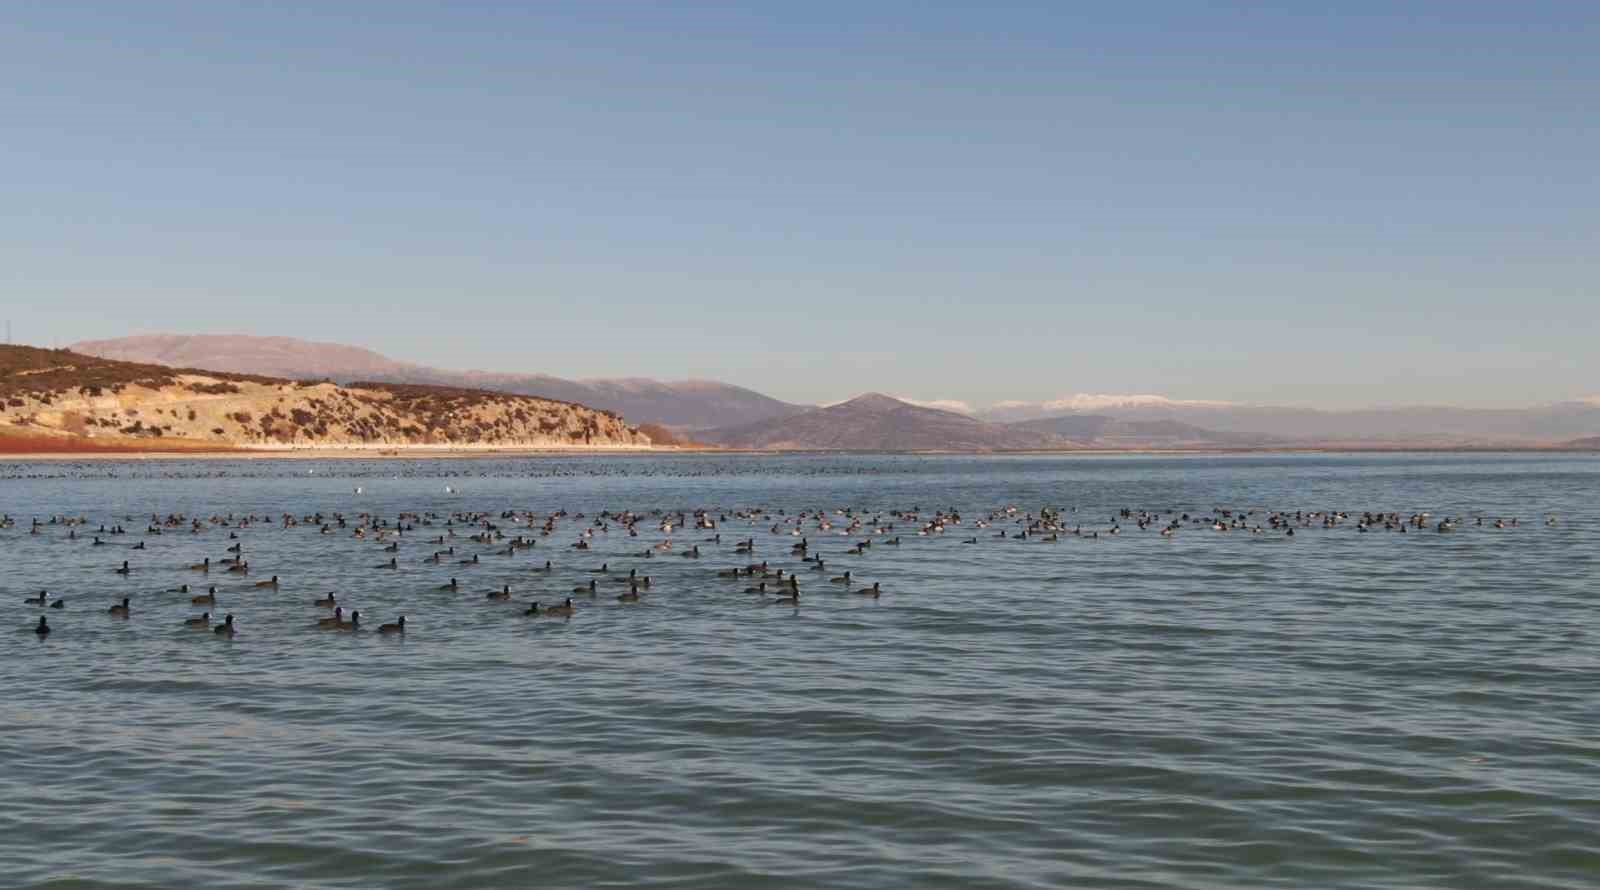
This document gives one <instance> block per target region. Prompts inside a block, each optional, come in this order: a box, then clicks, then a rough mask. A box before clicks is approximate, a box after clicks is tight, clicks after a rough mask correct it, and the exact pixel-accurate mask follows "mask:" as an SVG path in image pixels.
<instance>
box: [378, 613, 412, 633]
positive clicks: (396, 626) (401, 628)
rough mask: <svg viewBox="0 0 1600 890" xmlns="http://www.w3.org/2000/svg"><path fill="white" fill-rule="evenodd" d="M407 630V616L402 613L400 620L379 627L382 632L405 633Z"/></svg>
mask: <svg viewBox="0 0 1600 890" xmlns="http://www.w3.org/2000/svg"><path fill="white" fill-rule="evenodd" d="M405 632H406V616H404V615H401V616H400V620H399V621H396V622H394V623H393V624H385V625H382V626H380V627H379V628H378V633H381V634H403V633H405Z"/></svg>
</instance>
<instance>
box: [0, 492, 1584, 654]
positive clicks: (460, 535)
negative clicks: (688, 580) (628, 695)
mask: <svg viewBox="0 0 1600 890" xmlns="http://www.w3.org/2000/svg"><path fill="white" fill-rule="evenodd" d="M1076 512H1077V511H1076V510H1075V509H1074V510H1071V511H1067V512H1066V513H1064V512H1063V511H1061V510H1058V509H1052V508H1048V507H1047V508H1041V509H1040V510H1038V511H1037V512H1025V511H1022V510H1019V509H1018V508H1017V507H1015V506H1007V507H1004V508H999V509H992V510H988V511H985V512H984V513H982V514H981V515H980V516H978V517H977V518H974V519H971V520H970V521H969V520H968V519H967V518H965V517H963V515H962V513H961V512H960V511H959V510H957V509H955V508H949V509H942V510H933V511H929V512H926V513H925V512H924V511H923V510H921V509H920V508H917V507H913V508H910V509H899V510H888V511H883V512H866V511H860V510H855V509H851V508H839V509H835V510H831V511H830V510H802V511H798V512H794V513H789V512H786V511H784V510H767V509H760V508H753V509H741V510H733V511H714V510H705V509H702V510H695V511H693V512H688V511H676V512H663V511H659V510H657V511H649V512H637V513H636V512H633V511H630V510H624V511H620V512H613V511H610V510H606V511H601V512H599V513H597V514H595V515H593V516H588V515H585V514H584V513H582V512H577V513H568V512H567V511H566V510H557V511H555V512H551V513H538V512H533V511H519V510H506V511H502V512H499V513H483V512H462V511H456V512H448V513H439V512H432V511H417V512H400V513H398V514H397V515H395V516H394V517H393V518H392V519H391V518H387V517H383V516H379V515H377V514H374V513H356V514H352V515H346V514H343V513H327V514H324V513H320V512H319V513H312V514H308V515H303V516H294V515H290V514H283V515H281V516H278V517H267V516H255V515H236V514H226V515H222V514H218V515H211V516H207V517H204V518H200V517H190V516H184V515H181V514H176V513H172V514H167V515H165V516H162V515H160V514H153V515H151V516H150V517H149V519H148V523H147V524H146V525H145V528H144V529H143V531H142V534H141V533H130V532H129V531H128V530H127V528H126V527H125V526H124V525H123V524H121V522H126V523H130V524H133V523H135V520H134V519H133V518H132V517H124V518H123V519H122V521H121V522H113V523H112V524H110V525H106V524H104V523H101V524H99V525H98V527H97V528H95V529H94V530H92V531H91V530H90V529H89V526H90V525H92V524H94V523H91V522H90V521H89V520H87V519H85V518H83V517H68V516H52V517H49V518H48V519H39V518H34V519H32V520H31V521H30V523H29V525H28V532H27V533H28V534H29V535H34V536H39V535H50V536H56V537H58V538H61V539H64V540H65V541H68V542H79V543H82V544H84V545H85V546H87V547H91V548H95V547H120V548H124V549H126V550H129V551H135V552H139V555H138V556H136V557H130V558H128V559H123V560H120V565H108V567H107V568H108V571H111V572H114V573H115V574H117V575H121V576H124V577H132V576H135V575H136V574H142V573H144V572H146V571H151V572H152V573H157V574H159V573H168V574H170V573H174V572H184V573H192V574H198V575H200V576H201V577H202V578H204V579H205V580H204V581H202V582H200V583H196V584H191V583H185V584H179V585H177V586H175V587H170V588H165V589H163V590H161V591H159V592H158V593H156V594H154V595H153V596H151V600H152V602H155V603H158V604H159V603H162V602H170V597H171V596H173V595H177V596H180V597H183V596H186V597H187V604H188V605H189V606H191V607H212V608H210V609H207V610H206V611H202V612H201V613H200V614H198V615H193V614H191V615H186V616H184V617H182V618H181V619H178V620H181V625H180V626H181V627H183V628H187V629H193V630H208V631H210V632H212V633H213V634H215V635H216V636H218V637H225V638H232V637H233V636H234V635H235V634H236V633H238V632H239V628H238V625H237V624H236V622H235V619H234V615H233V614H232V613H225V614H223V615H222V617H221V618H220V619H216V618H214V615H215V614H216V612H215V607H217V606H218V605H219V604H220V603H221V602H222V598H223V596H230V597H231V596H236V595H238V594H239V593H241V592H246V591H249V592H254V591H269V592H281V591H282V590H283V589H284V588H285V587H286V586H287V587H291V588H292V587H293V586H294V585H293V584H292V582H290V581H287V580H284V579H282V578H280V576H279V575H278V574H272V575H270V576H269V577H267V578H265V579H261V580H256V579H258V578H260V576H261V575H263V574H266V572H264V571H259V570H257V569H254V568H252V566H251V564H250V558H249V556H250V555H249V554H248V553H246V548H245V539H244V538H241V533H242V532H243V533H246V534H247V535H250V534H259V533H260V532H262V531H267V530H277V531H280V532H283V533H295V532H310V533H314V534H319V535H343V536H348V537H350V538H353V539H356V540H358V541H362V542H366V543H368V544H370V545H371V546H372V547H374V548H375V549H377V550H378V551H379V552H381V553H382V554H384V555H385V557H384V561H383V562H380V563H377V564H374V565H371V566H370V570H372V571H378V572H383V571H395V570H398V569H400V568H401V565H402V563H401V560H402V559H405V560H407V561H408V562H409V561H413V560H415V561H417V562H419V563H420V564H421V565H424V566H446V565H448V566H452V567H453V568H452V569H451V570H450V571H452V572H453V573H454V574H453V575H452V576H451V577H450V579H449V580H448V581H447V582H446V583H443V584H439V585H436V586H435V587H434V588H433V590H434V591H435V592H439V593H445V594H461V593H470V592H471V591H470V590H469V588H468V586H467V585H466V584H464V583H463V582H462V581H461V576H463V575H470V573H471V572H472V571H473V570H474V569H476V568H477V567H480V566H486V565H491V564H492V561H493V560H496V559H501V560H505V559H515V558H517V557H519V556H521V557H523V558H524V561H531V562H532V563H533V565H532V566H528V567H521V568H518V569H517V571H518V572H519V573H520V572H526V573H528V574H530V575H531V576H541V577H542V578H543V582H542V587H543V588H544V589H549V587H550V586H551V585H552V584H563V583H570V582H571V581H572V580H574V579H573V578H572V577H570V576H569V577H568V578H567V579H565V581H557V580H556V579H557V578H559V577H560V576H561V575H562V574H564V573H575V574H576V580H578V581H579V582H580V583H578V584H577V585H576V586H574V587H572V588H571V593H570V595H567V596H564V597H563V598H562V600H561V602H559V603H554V604H552V603H551V602H549V601H540V600H532V601H529V602H527V605H526V607H525V608H523V609H521V610H520V614H521V615H523V616H526V617H531V618H560V619H571V618H572V617H573V616H574V615H577V614H579V612H580V611H581V607H580V604H584V605H583V606H582V608H586V607H588V604H591V603H594V602H597V601H599V600H600V599H601V597H602V594H604V595H605V597H606V599H608V600H614V601H615V602H617V603H619V604H628V603H639V602H643V601H645V600H646V598H647V597H648V596H650V595H651V594H652V593H654V592H656V585H655V582H654V581H653V580H652V576H651V575H650V574H647V573H644V572H641V571H640V568H641V567H640V565H637V564H636V565H633V566H631V567H629V568H627V569H625V570H624V569H622V568H620V567H614V566H613V565H612V562H613V561H614V560H615V557H612V558H610V559H608V560H607V561H603V562H600V563H599V564H598V565H596V564H594V562H593V561H592V560H591V561H589V563H588V564H587V565H582V566H571V567H568V566H562V567H561V568H558V566H557V565H556V560H554V559H544V560H539V559H537V558H531V559H530V558H528V554H529V553H534V552H536V548H538V546H539V545H540V542H541V541H547V539H549V538H552V537H556V536H558V535H560V534H562V533H563V530H564V529H563V527H564V526H565V530H566V532H567V533H572V531H571V530H572V529H576V533H575V537H576V540H574V541H573V542H572V543H570V544H567V545H565V547H564V548H563V553H562V559H561V562H563V563H566V562H567V561H568V559H569V558H570V559H574V560H581V554H582V553H583V552H584V551H588V550H590V549H591V547H592V545H593V544H594V543H596V542H597V539H599V538H604V537H609V536H611V535H620V536H625V537H626V538H628V539H638V538H643V539H644V541H643V542H642V543H644V544H645V547H644V549H642V550H638V551H633V550H631V549H630V550H629V551H627V554H626V558H630V559H633V560H651V559H655V558H657V557H664V556H677V557H681V558H684V559H701V558H711V557H720V558H728V557H731V558H732V559H731V561H732V562H733V563H734V564H733V565H730V566H727V567H724V568H719V569H716V570H714V571H708V572H707V573H706V574H705V577H704V581H705V583H707V584H724V585H731V586H732V589H734V590H742V592H743V593H744V594H747V595H753V596H755V597H756V598H757V599H756V600H755V601H756V602H759V603H764V604H767V605H778V606H790V607H793V608H795V609H798V608H799V607H800V603H801V588H802V582H801V577H802V576H801V574H800V573H801V572H805V573H806V574H807V575H808V576H809V577H810V578H811V579H815V580H814V581H813V580H808V581H807V582H806V589H807V590H810V589H812V585H813V584H814V583H820V584H821V585H822V588H821V589H823V590H826V591H831V592H835V593H845V594H851V595H854V596H859V597H868V598H871V599H874V600H876V599H878V598H879V597H881V596H882V595H883V593H885V590H884V588H883V586H882V581H880V580H874V581H872V582H871V583H870V584H868V583H866V582H864V581H862V580H860V571H859V570H860V568H861V567H862V566H863V565H867V564H869V563H865V562H861V561H859V560H860V558H862V557H866V556H869V555H870V553H871V551H872V548H873V547H875V546H877V547H899V546H901V544H902V541H903V538H904V537H907V536H910V537H912V538H913V539H914V540H915V539H935V540H943V541H946V542H951V541H954V542H958V543H959V544H961V545H967V546H971V545H976V544H978V543H980V536H979V534H977V532H978V531H979V530H985V531H984V534H985V535H986V536H987V537H988V538H994V539H1003V540H1009V541H1014V542H1019V543H1043V544H1052V543H1057V542H1059V541H1062V540H1069V539H1073V538H1076V539H1087V540H1099V539H1101V537H1102V536H1105V537H1114V536H1117V535H1122V534H1124V533H1128V532H1130V531H1131V532H1135V533H1138V532H1151V531H1153V530H1154V531H1158V532H1159V534H1160V535H1161V536H1163V537H1168V538H1170V537H1172V536H1174V535H1176V534H1178V533H1179V532H1189V531H1205V530H1209V531H1211V532H1216V533H1245V534H1253V535H1268V534H1272V535H1280V536H1284V537H1293V536H1294V535H1295V530H1296V529H1302V530H1305V529H1313V528H1322V529H1349V528H1353V529H1354V530H1355V531H1356V532H1358V533H1369V532H1389V533H1394V534H1407V533H1409V532H1418V531H1425V530H1432V531H1434V532H1439V533H1446V532H1453V531H1456V530H1457V529H1460V528H1463V527H1468V526H1470V527H1475V528H1484V527H1488V528H1494V529H1507V528H1516V527H1518V526H1520V525H1521V520H1520V519H1518V518H1509V519H1508V518H1504V517H1496V518H1489V517H1483V516H1479V517H1474V518H1473V519H1472V520H1471V521H1469V520H1468V519H1466V518H1463V517H1445V518H1435V517H1433V516H1431V515H1430V514H1428V513H1425V512H1423V513H1405V514H1403V513H1399V512H1362V513H1358V514H1352V513H1350V512H1346V511H1329V510H1314V511H1306V510H1296V511H1268V510H1233V509H1222V508H1215V509H1212V510H1211V511H1209V512H1206V513H1203V514H1190V513H1188V512H1183V511H1177V510H1172V511H1152V510H1136V509H1132V508H1124V509H1121V510H1120V511H1118V513H1117V514H1116V515H1114V516H1111V517H1110V518H1109V520H1108V523H1107V524H1106V525H1104V526H1098V527H1091V528H1087V529H1086V528H1085V527H1084V525H1083V523H1081V522H1074V521H1073V520H1072V519H1069V518H1068V516H1069V515H1071V514H1075V513H1076ZM1544 524H1545V525H1547V526H1553V525H1555V524H1556V519H1555V517H1553V516H1551V517H1546V518H1545V520H1544ZM729 526H737V527H740V529H741V533H743V534H745V536H744V537H742V538H733V539H730V540H724V530H725V529H726V528H728V527H729ZM16 527H17V520H16V519H15V518H13V517H11V516H9V515H5V516H0V530H8V529H15V528H16ZM962 531H968V532H969V533H968V534H965V535H963V534H961V532H962ZM222 532H226V533H227V540H228V541H229V542H230V543H229V544H228V545H227V546H226V549H225V551H224V552H223V553H222V554H221V555H219V556H218V558H217V559H215V560H213V559H212V558H211V557H209V556H208V557H205V558H203V559H202V560H201V561H200V562H198V563H186V564H180V565H172V564H160V563H159V562H157V563H150V562H147V560H149V559H150V556H152V555H157V554H159V552H160V551H159V550H152V549H150V548H149V547H148V544H149V542H150V541H151V540H153V539H155V538H158V537H161V536H170V535H189V536H203V535H212V536H217V535H220V533H222ZM952 533H953V534H952ZM758 535H760V536H761V537H765V538H768V539H771V538H779V539H780V540H783V539H788V540H783V543H781V544H778V545H774V544H772V543H770V541H765V542H764V541H762V540H761V539H760V538H759V537H758ZM130 538H137V540H136V541H135V542H133V543H129V540H130ZM419 538H420V539H421V542H420V543H416V542H417V540H418V539H419ZM813 538H816V539H817V540H818V541H823V542H831V544H832V545H833V547H837V548H838V552H837V553H836V554H832V555H825V553H824V551H825V550H829V549H832V548H831V547H830V546H829V545H828V544H817V543H813V541H812V539H813ZM841 539H842V541H841ZM841 543H842V545H843V546H842V547H840V546H839V545H840V544H841ZM403 545H404V549H403ZM556 546H557V547H560V546H561V545H556ZM550 548H551V545H550V544H548V543H546V544H545V549H547V550H548V549H550ZM774 550H776V551H778V552H781V553H784V554H786V556H787V559H775V558H773V557H771V556H767V555H765V554H768V553H771V552H773V551H774ZM424 552H425V554H426V555H423V556H421V558H420V560H418V559H417V555H418V554H421V553H424ZM841 555H842V557H843V558H846V559H850V560H852V562H851V563H850V565H851V566H852V568H849V569H842V570H841V569H838V568H836V567H834V566H830V565H829V562H828V560H830V559H833V560H835V561H836V563H837V560H838V559H839V558H840V557H841ZM485 557H488V559H487V560H486V559H485ZM758 557H760V558H759V560H758ZM283 570H284V571H288V569H283ZM836 571H837V572H838V574H834V573H835V572H836ZM215 575H223V576H227V579H228V580H226V581H224V582H223V584H222V585H221V586H224V587H227V588H228V591H227V593H226V594H223V595H221V596H219V592H218V587H219V585H218V584H215V583H211V581H212V580H213V576H215ZM691 577H692V576H691ZM201 588H204V590H205V592H203V593H202V592H200V589H201ZM605 588H609V589H605ZM624 588H625V589H624ZM612 590H617V591H619V592H617V593H615V594H614V595H613V594H612V592H611V591H612ZM481 596H482V597H483V598H484V599H486V600H489V601H502V602H504V601H511V600H513V599H517V598H518V595H517V593H516V592H513V590H512V586H511V584H509V583H504V584H501V585H500V586H499V587H498V588H495V589H489V590H486V591H481ZM144 599H145V598H144V597H141V601H140V602H139V604H138V606H137V607H136V606H135V604H134V601H133V598H132V597H122V598H121V600H120V601H119V602H113V603H112V604H111V605H110V606H109V607H106V608H104V609H103V610H101V609H99V608H97V609H95V610H94V611H103V613H104V614H106V615H109V616H111V617H112V618H117V619H123V620H131V619H133V618H135V617H136V616H138V617H143V616H144V615H145V614H146V613H147V611H157V610H159V609H160V605H157V606H156V607H155V609H147V607H146V605H145V602H144ZM811 601H813V600H808V602H811ZM23 602H24V603H25V604H27V605H32V606H37V607H40V608H49V609H57V610H63V611H65V610H66V609H67V600H66V598H65V597H62V596H52V595H51V594H50V592H49V591H48V589H46V590H40V591H39V592H38V593H37V594H36V595H33V596H30V597H28V598H27V599H25V600H24V601H23ZM345 606H346V603H344V602H341V601H340V600H339V598H338V595H337V594H336V593H335V592H328V593H326V594H324V595H322V596H320V597H319V598H318V599H315V600H308V601H307V607H308V608H310V609H315V610H318V614H319V616H320V617H317V618H316V619H315V620H314V621H313V622H310V623H308V625H307V626H308V627H309V628H314V629H317V630H324V631H332V632H339V633H359V632H361V631H362V630H363V629H364V628H363V625H362V621H361V613H360V610H359V609H355V608H352V609H350V610H349V611H348V612H347V611H346V609H345ZM33 629H34V632H35V633H36V634H37V635H38V636H39V637H40V638H41V639H42V638H45V637H46V636H47V635H49V634H50V633H51V632H52V630H53V628H52V627H51V625H50V623H49V619H48V617H47V616H46V615H42V614H41V615H40V616H39V620H38V623H37V624H36V625H34V628H33ZM377 632H378V633H379V634H381V635H385V636H394V637H403V636H404V634H405V633H406V617H405V615H403V614H402V615H399V616H398V617H397V619H396V620H395V621H393V622H390V623H385V624H382V625H380V626H379V627H378V628H377Z"/></svg>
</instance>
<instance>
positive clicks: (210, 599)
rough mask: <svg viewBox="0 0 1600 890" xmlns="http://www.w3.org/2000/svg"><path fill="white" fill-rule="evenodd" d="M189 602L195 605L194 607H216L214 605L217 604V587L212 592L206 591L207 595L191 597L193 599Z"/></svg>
mask: <svg viewBox="0 0 1600 890" xmlns="http://www.w3.org/2000/svg"><path fill="white" fill-rule="evenodd" d="M189 602H190V603H192V604H194V605H197V606H200V605H210V606H214V605H216V604H217V589H216V588H215V587H213V588H211V589H210V590H208V591H206V592H205V593H202V594H200V595H199V596H191V597H189Z"/></svg>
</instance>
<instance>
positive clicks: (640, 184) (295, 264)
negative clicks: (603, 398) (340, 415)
mask: <svg viewBox="0 0 1600 890" xmlns="http://www.w3.org/2000/svg"><path fill="white" fill-rule="evenodd" d="M1266 6H1267V5H1266V4H1262V5H1260V8H1251V6H1250V5H1245V4H1237V5H1236V4H1220V3H1183V4H1177V3H1121V4H1069V3H1053V4H1037V5H1033V4H1030V5H1009V4H991V3H986V4H970V5H966V6H956V5H946V4H933V5H928V4H909V3H906V4H900V3H876V4H863V3H849V4H844V3H830V2H810V3H805V4H798V3H797V4H784V5H756V4H750V5H747V6H744V7H742V8H734V7H731V6H726V5H710V4H706V5H698V4H696V5H681V4H644V3H620V2H619V3H593V2H588V3H579V4H571V5H563V4H555V3H530V4H490V3H483V4H465V3H457V4H412V3H398V2H385V3H381V4H371V5H361V4H355V3H344V4H327V3H317V4H304V5H296V4H222V3H194V4H163V3H139V4H133V3H114V4H113V3H106V4H81V3H38V4H28V5H13V6H10V7H8V8H7V11H6V14H5V15H4V16H3V17H0V78H3V80H4V82H5V83H6V84H7V89H6V90H4V91H0V127H3V129H0V134H3V135H0V196H3V201H0V288H3V293H4V300H3V305H4V307H5V308H4V310H3V313H0V314H3V315H4V316H5V317H6V318H10V319H12V320H13V322H14V324H15V330H16V338H17V339H18V340H19V341H24V342H33V343H41V344H47V345H49V344H54V343H67V342H71V341H74V340H78V339H85V338H92V337H107V336H119V335H122V334H127V333H148V332H157V331H176V332H191V333H201V332H229V333H263V334H283V335H291V336H301V337H308V338H313V339H323V340H331V341H337V342H348V343H355V344H359V345H363V346H368V347H371V348H374V349H378V350H380V351H382V352H385V353H388V354H391V355H394V356H396V357H400V358H405V359H410V360H415V361H420V362H426V363H431V364H437V365H440V366H445V367H455V368H485V369H492V370H504V371H543V372H548V373H553V374H559V375H563V376H573V377H579V376H614V375H641V376H651V377H661V378H682V377H712V378H717V379H724V380H729V381H732V382H736V383H741V384H744V385H747V386H751V387H753V388H756V389H760V390H762V391H765V392H768V393H771V394H772V395H775V396H778V397H781V398H785V399H791V400H795V401H810V402H821V401H829V400H835V399H840V398H845V397H848V396H850V395H853V394H855V393H858V392H861V391H865V390H879V391H886V392H893V393H896V394H900V395H905V396H911V397H916V398H922V399H936V398H944V399H962V400H966V401H969V402H973V403H987V402H993V401H997V400H1001V399H1025V400H1035V399H1049V398H1057V397H1061V396H1064V395H1069V394H1071V393H1076V392H1154V393H1162V394H1166V395H1170V396H1173V397H1179V398H1217V399H1239V400H1248V401H1265V402H1274V403H1292V404H1304V405H1318V406H1327V407H1341V406H1351V405H1365V404H1396V403H1418V402H1441V403H1453V404H1463V405H1508V404H1521V403H1526V402H1536V401H1547V400H1555V399H1562V398H1570V397H1578V396H1585V395H1594V394H1596V393H1600V349H1597V348H1596V347H1595V341H1596V333H1597V332H1600V175H1597V170H1600V166H1597V163H1596V161H1597V159H1600V107H1597V105H1600V53H1597V52H1596V51H1595V48H1596V47H1597V46H1600V4H1593V3H1581V4H1580V3H1570V4H1543V3H1515V4H1513V3H1498V2H1497V3H1477V2H1460V0H1457V2H1449V3H1404V4H1402V3H1381V4H1376V3H1375V4H1363V3H1341V4H1326V3H1318V4H1306V5H1304V6H1303V7H1301V6H1300V5H1297V4H1279V5H1278V8H1274V9H1268V8H1266Z"/></svg>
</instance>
